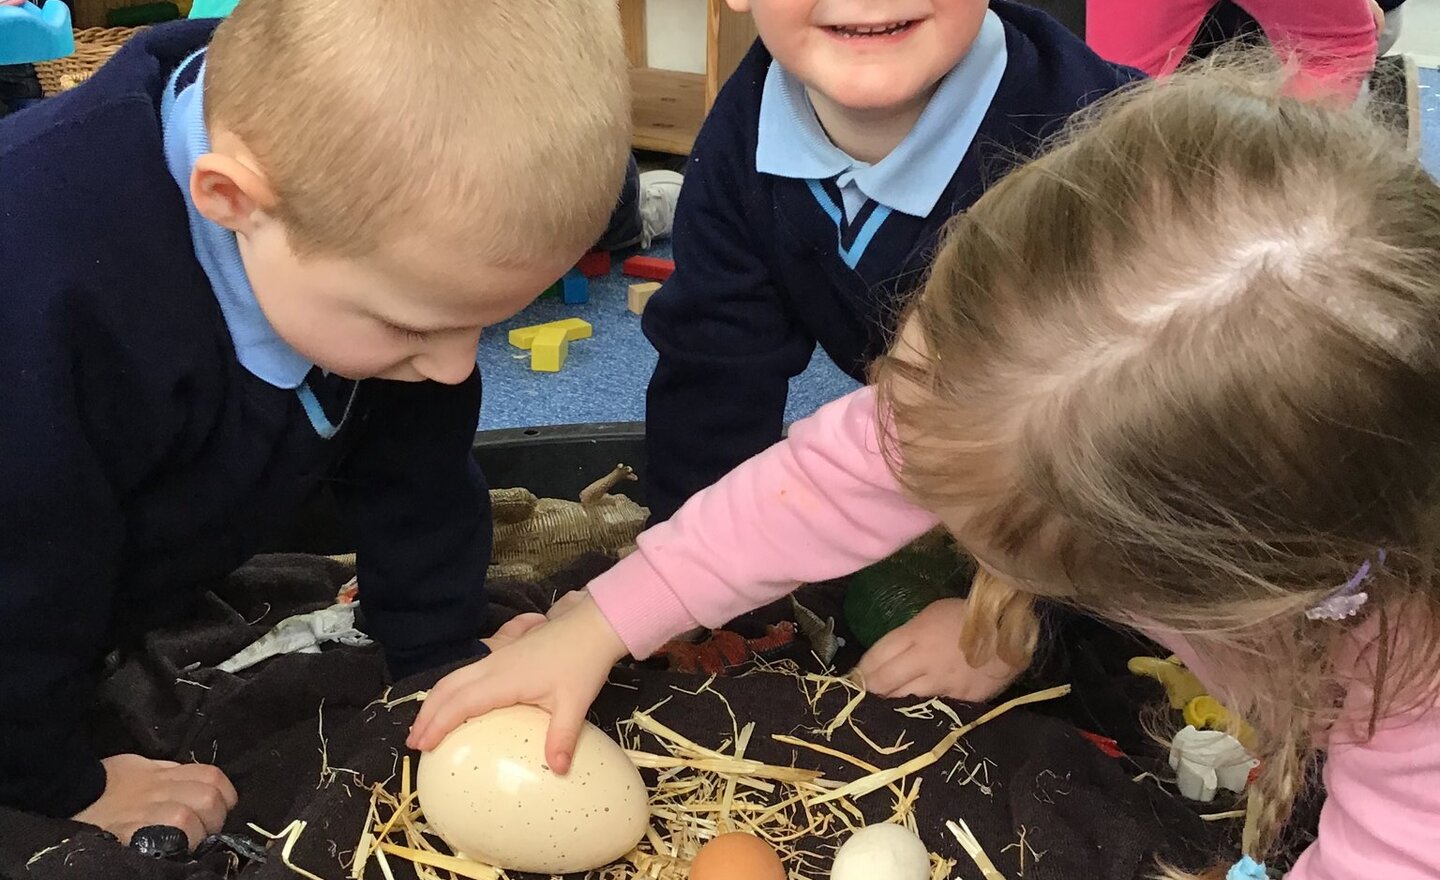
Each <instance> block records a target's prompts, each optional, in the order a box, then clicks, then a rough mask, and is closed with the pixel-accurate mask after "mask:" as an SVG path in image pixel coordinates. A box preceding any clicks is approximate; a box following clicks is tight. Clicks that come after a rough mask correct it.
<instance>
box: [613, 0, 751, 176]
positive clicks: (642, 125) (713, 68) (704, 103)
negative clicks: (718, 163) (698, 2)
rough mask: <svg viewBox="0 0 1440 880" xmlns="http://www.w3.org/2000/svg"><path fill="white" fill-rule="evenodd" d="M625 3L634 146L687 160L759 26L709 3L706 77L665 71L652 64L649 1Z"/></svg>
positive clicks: (721, 2) (717, 1)
mask: <svg viewBox="0 0 1440 880" xmlns="http://www.w3.org/2000/svg"><path fill="white" fill-rule="evenodd" d="M619 2H620V19H621V22H622V24H623V27H624V29H625V51H626V55H627V56H628V57H629V59H630V88H631V106H632V115H633V120H634V126H635V133H634V145H635V147H636V149H641V150H655V151H658V152H661V153H673V154H676V155H682V156H683V155H685V154H686V153H689V152H690V148H691V146H693V145H694V143H695V136H696V135H697V134H699V132H700V124H701V123H702V122H704V120H705V114H706V113H708V112H709V111H710V106H711V105H712V104H714V103H715V96H716V94H717V93H718V92H719V91H720V86H721V85H722V84H724V82H725V80H726V79H727V78H729V76H730V74H732V73H734V72H735V68H736V67H737V66H739V64H740V60H741V59H742V58H744V57H745V53H746V52H748V51H749V50H750V45H751V44H752V43H753V42H754V41H755V23H754V22H753V21H751V19H750V16H748V15H742V14H738V13H735V12H732V11H730V8H729V7H728V6H726V5H725V0H707V2H708V4H709V5H708V8H707V10H706V16H705V73H703V74H700V73H685V72H683V71H678V70H660V69H658V68H654V67H650V66H649V65H648V64H647V63H646V51H645V0H619Z"/></svg>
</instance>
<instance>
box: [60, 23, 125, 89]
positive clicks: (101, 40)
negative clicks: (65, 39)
mask: <svg viewBox="0 0 1440 880" xmlns="http://www.w3.org/2000/svg"><path fill="white" fill-rule="evenodd" d="M140 30H141V29H140V28H85V29H83V30H77V31H76V32H75V52H74V53H73V54H70V55H66V56H65V57H64V58H57V59H55V60H54V61H42V62H40V63H38V64H36V65H35V77H36V79H38V80H40V90H41V91H43V92H44V93H45V97H47V98H48V97H50V96H51V95H54V94H58V93H59V92H63V91H65V90H66V89H73V88H74V87H75V86H78V85H79V84H80V83H82V82H84V81H85V80H87V79H89V78H90V75H91V74H92V73H94V72H95V71H97V70H99V69H100V66H101V65H102V64H104V63H105V62H106V61H109V60H110V56H111V55H114V54H115V53H116V52H118V51H120V47H121V46H123V45H125V41H126V40H128V39H130V38H131V37H133V36H135V34H136V33H138V32H139V31H140Z"/></svg>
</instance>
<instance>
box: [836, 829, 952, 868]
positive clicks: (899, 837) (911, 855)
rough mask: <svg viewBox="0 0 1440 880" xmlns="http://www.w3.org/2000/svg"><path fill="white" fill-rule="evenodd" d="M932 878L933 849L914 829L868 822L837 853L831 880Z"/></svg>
mask: <svg viewBox="0 0 1440 880" xmlns="http://www.w3.org/2000/svg"><path fill="white" fill-rule="evenodd" d="M881 877H883V878H885V880H930V851H929V850H927V849H926V848H925V844H923V843H921V842H920V838H918V837H916V836H915V835H914V834H912V833H911V832H910V829H908V828H905V827H903V826H900V825H868V826H866V827H864V828H861V829H860V830H859V831H856V832H855V833H854V834H852V835H851V836H850V839H849V840H847V841H845V845H844V846H842V847H840V851H839V852H837V853H836V854H835V866H834V867H833V868H831V869H830V880H877V878H881Z"/></svg>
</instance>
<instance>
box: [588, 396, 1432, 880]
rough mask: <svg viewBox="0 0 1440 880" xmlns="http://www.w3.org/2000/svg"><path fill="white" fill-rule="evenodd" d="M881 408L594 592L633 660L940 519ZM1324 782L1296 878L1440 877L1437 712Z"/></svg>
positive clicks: (1371, 747) (730, 493)
mask: <svg viewBox="0 0 1440 880" xmlns="http://www.w3.org/2000/svg"><path fill="white" fill-rule="evenodd" d="M876 406H877V404H876V400H875V394H874V390H873V389H870V388H864V389H861V390H859V391H856V392H855V393H853V394H850V395H848V396H846V397H844V398H841V399H840V400H837V401H835V402H834V403H831V404H829V405H828V406H826V407H824V408H822V409H821V410H820V411H819V412H817V413H816V414H815V415H813V416H811V417H810V418H808V419H805V420H804V421H801V422H797V423H796V424H795V426H794V427H793V428H792V430H791V432H790V438H789V440H787V441H785V442H783V443H780V444H778V445H776V446H773V447H771V448H770V449H768V450H766V451H765V452H763V453H761V454H760V455H758V456H756V457H755V458H753V459H751V460H750V461H748V462H746V463H745V464H743V465H741V466H740V467H739V468H737V469H736V470H735V471H734V472H733V473H732V474H730V475H729V476H728V477H726V478H725V479H724V480H723V481H721V482H720V483H718V484H717V485H715V486H713V487H711V488H710V489H707V490H705V491H703V492H701V493H699V494H698V495H696V496H695V497H694V498H692V499H691V500H690V502H689V503H688V504H686V505H685V506H684V507H683V508H682V509H681V510H680V512H679V513H677V514H676V515H675V517H674V518H673V519H672V520H670V521H669V522H666V523H663V524H661V525H658V526H656V527H655V528H653V529H650V530H649V531H646V532H645V533H643V534H642V535H641V536H640V538H639V541H638V545H639V549H638V550H637V551H636V552H635V553H634V554H632V555H631V556H629V557H628V558H626V559H625V560H623V561H622V562H620V563H619V564H618V565H616V566H615V567H614V568H613V569H611V570H610V571H608V572H606V573H605V574H603V575H601V576H600V577H599V578H596V579H595V580H594V581H593V582H592V583H591V585H590V592H591V594H592V595H593V596H594V597H595V601H596V603H597V604H598V605H599V607H600V610H601V612H602V613H603V614H604V615H605V618H606V619H607V620H608V621H610V623H611V625H612V626H614V628H615V630H616V632H617V633H619V635H620V638H621V639H622V640H623V641H624V642H625V645H626V646H627V647H628V648H629V649H630V651H631V652H632V653H633V654H634V655H635V656H637V657H645V656H648V655H649V654H651V653H652V652H654V650H655V649H656V648H658V647H659V646H660V645H661V644H663V643H664V642H665V641H666V640H668V639H670V638H672V637H674V636H675V635H676V634H678V633H681V632H684V631H686V630H689V629H692V628H694V627H695V626H696V625H700V624H703V625H705V626H708V627H719V626H723V625H724V624H725V623H727V622H728V621H730V620H732V619H733V618H735V617H737V616H739V615H741V614H743V613H745V612H747V611H750V610H753V609H755V608H758V607H760V606H762V605H766V604H768V603H770V602H772V601H774V600H776V599H780V598H783V597H784V596H785V595H787V594H788V593H789V592H790V591H791V590H793V589H794V588H795V587H796V586H797V585H798V584H801V583H806V582H813V581H821V580H827V579H829V578H834V577H840V576H843V575H846V574H850V573H852V572H855V571H858V570H859V569H861V568H863V567H864V566H866V565H869V564H870V563H873V562H876V561H878V560H880V559H883V558H885V557H887V556H889V555H890V554H891V553H893V552H894V551H896V550H898V549H900V548H901V547H903V546H905V545H906V544H908V543H909V542H910V541H912V540H913V539H915V538H916V537H918V536H919V535H921V534H923V533H924V532H926V531H928V530H929V529H931V528H933V527H934V526H935V525H936V524H937V521H936V519H935V517H934V515H932V514H931V513H929V512H927V511H925V510H923V509H922V508H920V507H918V506H916V505H915V504H914V503H913V502H911V501H910V500H908V499H907V498H906V497H905V495H904V494H903V493H902V492H901V490H900V487H899V484H898V483H897V481H896V479H895V477H894V475H893V474H892V473H891V471H890V469H889V467H888V466H887V465H886V462H885V459H884V457H883V456H882V455H881V453H880V446H879V442H878V437H879V428H878V421H877V418H876ZM1172 641H1173V640H1172ZM1171 648H1172V650H1176V651H1177V653H1180V654H1181V656H1182V657H1183V656H1185V655H1186V654H1188V652H1187V651H1186V650H1185V646H1183V645H1177V644H1172V645H1171ZM1352 697H1354V699H1355V700H1356V702H1357V704H1358V703H1360V702H1363V695H1352ZM1325 784H1326V788H1327V791H1328V798H1327V800H1326V803H1325V807H1324V810H1323V812H1322V815H1321V819H1320V837H1319V839H1318V840H1317V841H1316V842H1315V843H1314V844H1312V845H1311V846H1310V847H1309V849H1307V850H1306V851H1305V853H1304V855H1303V856H1302V857H1301V858H1300V861H1299V862H1298V863H1297V864H1296V866H1295V870H1294V871H1292V872H1291V873H1290V874H1289V875H1288V876H1289V878H1290V880H1362V878H1364V880H1369V878H1385V880H1437V878H1440V711H1433V712H1428V713H1426V714H1424V715H1423V716H1421V717H1420V718H1418V719H1413V720H1410V721H1407V722H1402V721H1393V722H1390V723H1386V724H1383V725H1382V726H1381V728H1380V730H1379V731H1378V732H1377V733H1376V735H1375V736H1374V737H1373V738H1372V739H1370V740H1369V741H1368V742H1365V743H1362V744H1343V745H1342V744H1336V745H1334V746H1333V747H1332V748H1331V749H1330V750H1329V760H1328V762H1327V764H1326V767H1325Z"/></svg>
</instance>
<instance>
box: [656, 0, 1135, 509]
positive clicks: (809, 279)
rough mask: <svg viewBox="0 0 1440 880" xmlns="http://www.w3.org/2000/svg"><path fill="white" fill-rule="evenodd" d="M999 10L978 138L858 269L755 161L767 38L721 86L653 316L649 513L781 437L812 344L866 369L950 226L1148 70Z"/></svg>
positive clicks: (800, 189) (688, 180)
mask: <svg viewBox="0 0 1440 880" xmlns="http://www.w3.org/2000/svg"><path fill="white" fill-rule="evenodd" d="M991 8H992V9H994V10H995V12H996V13H997V14H998V15H999V16H1000V18H1001V19H1002V20H1003V22H1004V24H1005V34H1006V47H1007V51H1008V55H1009V64H1008V67H1007V69H1006V72H1005V76H1004V78H1003V79H1002V81H1001V83H1000V87H999V90H998V92H997V93H996V95H995V99H994V101H993V103H992V104H991V107H990V110H989V113H988V114H987V115H986V116H985V119H984V122H983V123H982V124H981V127H980V130H979V132H978V133H977V134H976V136H975V140H974V143H973V145H972V146H971V147H970V150H969V151H968V152H967V153H966V155H965V157H964V159H963V160H962V161H961V162H960V163H959V165H958V167H957V168H956V169H955V176H954V177H953V178H952V179H951V181H950V184H949V187H948V188H947V190H946V191H945V193H944V195H942V196H941V198H940V200H939V202H938V203H937V204H936V207H935V210H934V211H933V212H932V213H931V215H930V216H929V217H927V218H925V219H923V220H922V219H918V218H915V217H911V216H907V215H904V214H901V213H900V212H898V211H897V212H895V213H893V214H891V215H890V217H889V219H887V220H886V221H885V223H884V225H883V226H881V227H880V230H879V232H878V233H877V234H876V236H875V238H874V239H873V240H872V241H871V242H870V244H869V246H868V248H867V249H866V250H865V252H864V256H863V257H862V258H861V259H860V261H859V262H858V263H857V264H856V267H855V268H854V269H851V268H849V267H848V266H847V265H846V264H845V262H844V261H843V259H842V258H841V256H840V254H839V253H838V245H837V241H836V233H835V223H834V221H833V220H832V219H831V217H830V216H829V215H828V214H827V213H826V212H825V210H824V209H823V208H822V207H821V206H820V204H819V203H818V202H817V201H816V199H815V197H814V196H813V195H812V194H811V192H810V188H809V186H808V185H807V183H806V182H805V181H803V180H794V179H789V178H784V177H776V176H772V175H768V174H761V173H758V172H757V171H756V170H755V149H756V136H757V131H758V120H759V114H760V96H761V91H762V88H763V86H764V82H765V74H766V71H767V69H768V68H769V65H770V55H769V53H768V52H766V51H765V48H764V47H763V46H762V45H761V44H759V43H758V42H757V43H756V45H755V47H754V48H753V49H751V51H750V53H749V55H748V56H747V57H746V58H745V60H744V61H742V62H741V64H740V67H739V68H738V69H737V70H736V72H735V74H734V75H733V76H732V77H731V78H730V80H729V82H727V83H726V84H725V87H724V88H723V89H722V90H721V93H720V96H719V99H718V100H717V101H716V103H715V107H714V109H713V110H712V111H711V112H710V116H709V118H708V119H707V120H706V122H705V125H704V128H702V129H701V131H700V136H699V138H698V139H697V140H696V143H695V148H694V151H693V152H692V153H691V155H690V163H689V166H688V168H687V169H686V174H685V188H684V189H683V190H682V191H681V196H680V204H679V209H678V211H677V213H676V216H675V231H674V253H675V266H676V270H675V274H674V275H672V276H671V278H670V280H669V281H667V282H666V283H665V286H664V288H663V289H662V290H661V292H660V293H659V294H658V295H657V296H656V297H655V298H654V299H652V300H651V301H650V304H649V305H648V306H647V307H646V309H645V315H644V319H643V320H644V328H645V335H646V336H648V337H649V339H650V341H651V343H652V344H654V346H655V348H656V350H657V351H658V352H659V355H660V358H659V362H658V363H657V365H656V367H655V373H654V375H653V376H652V378H651V380H650V390H649V397H648V405H647V412H646V432H647V435H648V436H647V444H648V448H649V456H648V458H649V464H648V465H647V483H648V485H647V489H646V491H647V500H648V502H649V504H650V508H651V511H652V516H653V518H654V520H656V521H659V520H662V519H665V518H667V517H669V516H670V515H671V514H672V513H674V511H675V510H676V509H677V508H678V507H679V506H680V505H681V504H682V503H684V501H685V500H686V499H687V498H689V497H690V496H691V495H692V494H694V493H695V492H697V491H699V490H700V489H702V488H704V487H706V486H708V485H710V484H711V483H713V482H715V481H716V480H717V479H719V478H720V477H721V476H723V475H724V474H725V473H726V472H727V471H729V470H730V469H731V468H733V467H735V465H737V464H739V463H740V462H741V461H744V460H745V459H746V458H748V457H750V456H752V455H754V454H756V453H758V452H760V451H761V450H762V449H764V448H765V447H767V446H769V445H770V444H772V443H774V442H775V441H776V440H778V439H779V438H780V434H781V421H782V418H783V416H784V410H785V396H786V393H787V389H788V380H789V379H790V378H791V377H792V376H795V375H796V374H798V373H799V372H801V371H802V370H803V369H805V366H806V364H807V363H809V361H810V356H811V354H812V353H813V352H814V350H815V345H816V343H817V342H818V343H819V344H820V346H821V347H822V348H824V350H825V352H826V353H827V354H829V355H830V357H831V359H833V360H834V361H835V363H836V364H837V365H839V367H840V368H841V369H843V370H845V371H846V372H847V373H849V374H850V375H851V376H854V377H855V378H856V379H863V377H864V375H865V370H866V368H867V366H868V365H869V364H870V362H871V361H872V360H874V359H875V358H876V357H877V356H878V355H879V354H880V353H881V352H883V350H884V348H885V344H886V339H887V336H888V334H889V331H890V329H891V325H892V323H893V319H894V317H895V314H896V311H897V309H898V307H899V303H900V300H901V298H902V297H903V296H904V295H905V294H906V293H908V292H909V291H911V290H913V289H914V288H915V287H916V286H917V285H919V284H920V282H921V280H922V278H923V273H924V271H925V268H926V266H927V264H928V262H929V260H930V257H931V255H932V254H933V252H934V250H935V247H936V243H937V238H938V236H939V234H940V231H941V229H942V227H943V226H944V225H945V222H946V220H948V219H949V218H950V217H951V216H952V215H954V214H955V213H957V212H959V211H962V210H964V209H965V208H967V207H969V206H970V205H971V204H973V203H974V202H975V200H976V199H978V198H979V197H980V194H981V193H983V192H984V191H985V189H986V187H987V186H989V185H990V184H992V183H994V182H995V181H996V180H998V179H999V178H1000V176H1001V175H1003V174H1004V173H1005V171H1007V170H1008V169H1009V168H1010V167H1011V166H1012V165H1013V163H1014V160H1015V157H1016V156H1024V155H1029V154H1033V153H1034V152H1035V151H1036V148H1037V146H1038V145H1039V144H1040V142H1041V141H1042V139H1043V138H1044V137H1045V136H1047V135H1048V134H1050V133H1052V132H1053V131H1054V130H1055V129H1056V128H1057V127H1058V126H1059V125H1060V124H1061V123H1062V122H1063V121H1064V120H1065V119H1066V118H1067V117H1069V116H1070V115H1071V114H1072V113H1074V112H1075V110H1077V109H1078V108H1080V107H1082V106H1083V105H1085V104H1087V103H1089V102H1090V101H1092V100H1093V99H1095V98H1097V97H1100V96H1101V95H1104V94H1106V93H1108V92H1110V91H1113V90H1114V89H1115V88H1117V87H1118V86H1120V85H1121V84H1123V83H1126V82H1129V81H1131V80H1132V79H1134V78H1136V77H1138V76H1139V75H1140V74H1139V73H1138V72H1136V71H1133V70H1130V69H1129V68H1122V67H1117V66H1115V65H1112V64H1110V63H1109V62H1106V61H1103V60H1101V59H1100V58H1099V56H1097V55H1095V54H1094V53H1093V52H1091V51H1090V50H1089V49H1088V48H1087V47H1086V46H1085V44H1084V43H1083V42H1081V40H1080V39H1079V38H1078V37H1076V36H1075V35H1073V34H1072V33H1070V32H1069V31H1068V30H1066V29H1065V28H1064V27H1062V26H1061V25H1060V24H1058V23H1057V22H1055V21H1054V20H1053V19H1051V18H1049V17H1048V16H1046V15H1044V14H1043V13H1040V12H1037V11H1036V10H1033V9H1028V8H1025V7H1023V6H1019V5H1016V4H1014V3H1008V2H1004V0H996V2H994V3H992V4H991Z"/></svg>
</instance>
